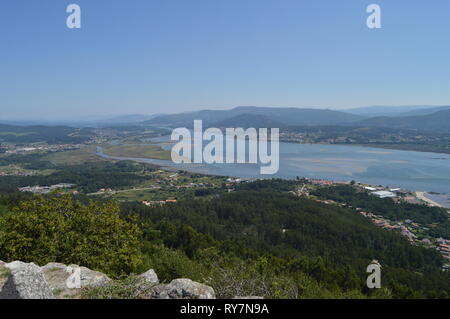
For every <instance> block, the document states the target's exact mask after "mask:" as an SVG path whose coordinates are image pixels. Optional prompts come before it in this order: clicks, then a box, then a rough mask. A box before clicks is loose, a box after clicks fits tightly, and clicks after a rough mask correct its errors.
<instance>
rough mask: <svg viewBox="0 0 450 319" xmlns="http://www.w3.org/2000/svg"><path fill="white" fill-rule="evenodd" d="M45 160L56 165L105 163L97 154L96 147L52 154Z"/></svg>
mask: <svg viewBox="0 0 450 319" xmlns="http://www.w3.org/2000/svg"><path fill="white" fill-rule="evenodd" d="M43 159H44V160H47V161H50V162H51V163H53V164H55V165H65V164H66V165H78V164H83V163H92V162H99V161H103V159H102V158H101V157H100V156H97V155H96V154H95V146H94V145H89V146H84V147H82V148H80V149H77V150H70V151H63V152H56V153H52V154H50V155H47V156H46V157H44V158H43Z"/></svg>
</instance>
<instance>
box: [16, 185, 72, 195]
mask: <svg viewBox="0 0 450 319" xmlns="http://www.w3.org/2000/svg"><path fill="white" fill-rule="evenodd" d="M74 186H75V184H67V183H60V184H55V185H52V186H26V187H21V188H19V191H21V192H29V193H33V194H47V193H50V192H51V191H54V190H57V189H67V188H73V187H74Z"/></svg>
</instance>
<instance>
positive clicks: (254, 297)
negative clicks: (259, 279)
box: [233, 296, 264, 299]
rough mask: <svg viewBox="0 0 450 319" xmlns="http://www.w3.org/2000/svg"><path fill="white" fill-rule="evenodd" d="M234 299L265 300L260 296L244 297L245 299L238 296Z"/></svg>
mask: <svg viewBox="0 0 450 319" xmlns="http://www.w3.org/2000/svg"><path fill="white" fill-rule="evenodd" d="M233 299H264V298H263V297H260V296H244V297H241V296H236V297H234V298H233Z"/></svg>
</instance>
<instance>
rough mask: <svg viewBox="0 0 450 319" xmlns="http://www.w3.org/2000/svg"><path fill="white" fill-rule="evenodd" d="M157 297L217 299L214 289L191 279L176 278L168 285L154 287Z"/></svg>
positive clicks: (154, 296)
mask: <svg viewBox="0 0 450 319" xmlns="http://www.w3.org/2000/svg"><path fill="white" fill-rule="evenodd" d="M151 297H152V298H156V299H215V298H216V294H215V292H214V289H213V288H211V287H209V286H207V285H204V284H201V283H198V282H195V281H192V280H190V279H175V280H172V282H171V283H170V284H168V285H159V286H156V287H154V288H153V291H152V296H151Z"/></svg>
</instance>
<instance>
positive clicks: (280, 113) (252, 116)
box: [144, 106, 364, 127]
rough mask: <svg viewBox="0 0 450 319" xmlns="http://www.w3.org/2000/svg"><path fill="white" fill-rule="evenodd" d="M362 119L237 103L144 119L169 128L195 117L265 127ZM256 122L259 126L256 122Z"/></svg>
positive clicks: (208, 123)
mask: <svg viewBox="0 0 450 319" xmlns="http://www.w3.org/2000/svg"><path fill="white" fill-rule="evenodd" d="M362 119H364V117H363V116H360V115H354V114H349V113H345V112H341V111H333V110H321V109H300V108H278V107H254V106H240V107H236V108H234V109H231V110H225V111H222V110H220V111H217V110H204V111H197V112H189V113H180V114H172V115H164V116H158V117H155V118H154V119H151V120H149V121H146V122H144V123H145V124H151V125H163V126H169V127H192V125H193V123H194V120H202V121H203V125H204V126H215V127H222V126H224V125H225V124H226V125H235V124H237V123H238V122H241V123H242V122H244V123H252V124H253V125H252V126H257V127H258V126H259V127H265V126H264V124H267V123H277V125H283V126H286V125H289V126H293V125H340V124H348V123H352V122H355V121H358V120H362ZM256 124H258V125H256Z"/></svg>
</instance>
